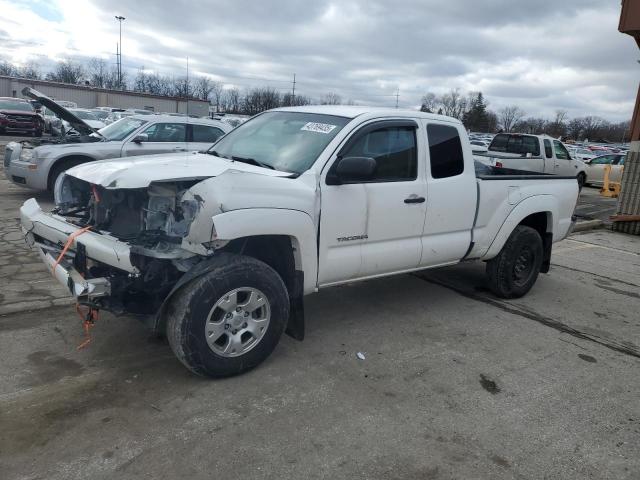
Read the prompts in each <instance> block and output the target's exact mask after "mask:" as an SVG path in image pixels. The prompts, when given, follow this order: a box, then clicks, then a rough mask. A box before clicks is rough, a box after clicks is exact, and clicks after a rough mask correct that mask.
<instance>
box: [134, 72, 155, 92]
mask: <svg viewBox="0 0 640 480" xmlns="http://www.w3.org/2000/svg"><path fill="white" fill-rule="evenodd" d="M150 84H151V75H150V74H148V73H146V72H145V71H144V67H140V69H139V70H138V73H137V74H136V78H134V79H133V87H132V88H133V91H134V92H148V93H150Z"/></svg>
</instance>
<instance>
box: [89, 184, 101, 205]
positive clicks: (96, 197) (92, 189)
mask: <svg viewBox="0 0 640 480" xmlns="http://www.w3.org/2000/svg"><path fill="white" fill-rule="evenodd" d="M91 191H92V192H93V198H95V199H96V203H100V195H98V189H96V186H95V185H94V184H93V183H92V184H91Z"/></svg>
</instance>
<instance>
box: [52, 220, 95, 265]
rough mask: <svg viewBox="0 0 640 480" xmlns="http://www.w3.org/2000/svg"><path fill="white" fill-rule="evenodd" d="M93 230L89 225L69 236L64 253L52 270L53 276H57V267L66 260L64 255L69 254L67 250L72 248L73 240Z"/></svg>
mask: <svg viewBox="0 0 640 480" xmlns="http://www.w3.org/2000/svg"><path fill="white" fill-rule="evenodd" d="M91 228H93V227H92V226H91V225H89V226H88V227H84V228H81V229H80V230H76V231H75V232H73V233H72V234H71V235H69V238H68V239H67V243H65V244H64V247H63V248H62V251H61V252H60V255H58V258H57V259H56V263H54V264H53V267H52V268H51V274H52V275H55V273H56V267H57V266H58V265H60V262H61V261H62V259H63V258H64V254H65V253H67V250H69V247H70V246H71V244H72V243H73V240H74V239H75V238H76V237H79V236H80V235H82V234H83V233H85V232H86V231H88V230H90V229H91Z"/></svg>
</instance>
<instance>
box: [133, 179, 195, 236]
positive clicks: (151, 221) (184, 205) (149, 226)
mask: <svg viewBox="0 0 640 480" xmlns="http://www.w3.org/2000/svg"><path fill="white" fill-rule="evenodd" d="M184 193H185V190H182V191H180V190H179V189H178V186H177V185H174V184H152V185H151V186H150V187H149V189H148V190H147V194H148V196H149V202H148V204H147V208H146V209H145V216H144V224H145V225H144V226H145V230H147V231H158V230H159V231H162V232H164V233H166V234H167V235H168V236H170V237H185V236H186V235H187V234H188V233H189V226H190V225H191V222H192V221H193V219H194V218H195V216H196V214H197V213H198V209H199V206H198V202H197V201H195V200H189V199H185V198H184Z"/></svg>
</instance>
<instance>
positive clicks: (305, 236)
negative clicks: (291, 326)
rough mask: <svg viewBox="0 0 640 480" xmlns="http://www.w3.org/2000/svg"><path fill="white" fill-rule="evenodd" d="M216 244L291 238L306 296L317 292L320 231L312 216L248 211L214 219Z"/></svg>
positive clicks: (293, 212) (228, 213) (281, 210)
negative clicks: (241, 240)
mask: <svg viewBox="0 0 640 480" xmlns="http://www.w3.org/2000/svg"><path fill="white" fill-rule="evenodd" d="M213 234H214V235H215V238H213V239H212V240H218V241H229V240H235V239H236V238H243V237H252V236H258V235H287V236H288V237H290V238H291V245H292V246H293V248H294V258H295V262H296V270H300V271H302V272H304V294H308V293H311V292H313V291H314V290H315V288H316V281H317V277H318V263H317V258H318V252H317V244H316V228H315V225H314V223H313V220H312V219H311V217H310V216H309V215H307V214H306V213H304V212H301V211H299V210H288V209H279V208H248V209H242V210H232V211H230V212H225V213H220V214H218V215H216V216H214V217H213Z"/></svg>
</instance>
